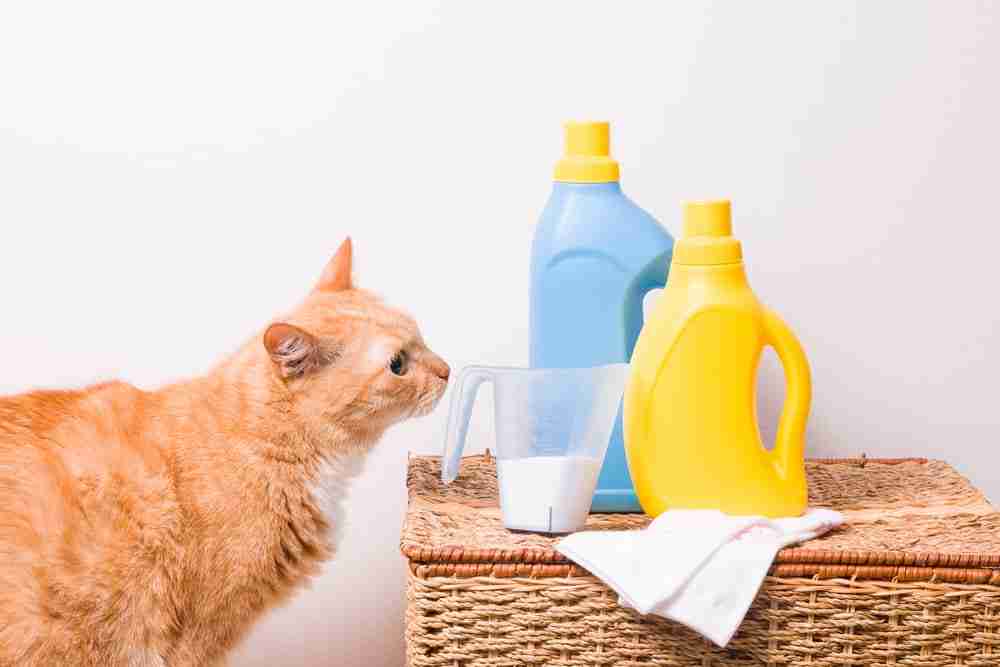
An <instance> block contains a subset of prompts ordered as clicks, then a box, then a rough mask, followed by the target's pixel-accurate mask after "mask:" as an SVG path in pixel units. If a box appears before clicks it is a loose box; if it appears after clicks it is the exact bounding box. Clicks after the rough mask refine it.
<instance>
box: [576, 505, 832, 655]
mask: <svg viewBox="0 0 1000 667" xmlns="http://www.w3.org/2000/svg"><path fill="white" fill-rule="evenodd" d="M842 522H843V517H842V516H841V515H840V514H839V513H838V512H834V511H832V510H827V509H814V510H810V511H808V512H807V513H806V514H804V515H803V516H801V517H798V518H794V519H766V518H764V517H758V516H729V515H726V514H723V513H722V512H717V511H715V510H672V511H667V512H664V513H663V514H661V515H660V516H658V517H657V518H656V519H655V520H654V521H653V522H652V523H651V524H649V526H648V527H646V528H645V529H644V530H628V531H594V532H582V533H574V534H572V535H569V536H567V537H565V538H564V539H562V540H561V541H560V542H559V543H558V544H557V545H556V549H557V550H558V551H559V552H560V553H562V554H563V555H564V556H566V557H567V558H569V559H570V560H572V561H573V562H575V563H577V564H579V565H581V566H582V567H584V568H586V569H587V570H589V571H590V572H592V573H593V574H594V576H596V577H598V578H599V579H601V580H602V581H603V582H604V583H606V584H607V585H608V586H610V587H611V588H612V589H613V590H614V591H615V592H616V593H618V596H619V598H620V600H619V601H620V603H621V604H622V605H624V606H629V607H632V608H634V609H635V610H637V611H638V612H640V613H642V614H657V615H659V616H663V617H664V618H669V619H672V620H674V621H677V622H679V623H683V624H684V625H686V626H688V627H689V628H691V629H692V630H695V631H696V632H698V633H700V634H702V635H703V636H705V637H707V638H708V639H710V640H712V641H713V642H715V643H716V644H717V645H719V646H725V645H726V644H728V643H729V640H730V639H732V636H733V635H734V634H735V633H736V630H737V628H739V626H740V623H741V622H742V621H743V617H744V616H746V613H747V610H748V609H749V608H750V603H752V602H753V599H754V597H755V596H756V595H757V589H759V588H760V584H761V582H762V581H763V580H764V577H765V575H767V571H768V569H769V568H770V567H771V563H772V562H773V561H774V556H775V554H777V553H778V550H779V549H781V548H782V547H786V546H789V545H791V544H795V543H797V542H802V541H804V540H809V539H812V538H814V537H817V536H819V535H822V534H823V533H825V532H826V531H828V530H830V529H831V528H833V527H835V526H839V525H840V524H841V523H842Z"/></svg>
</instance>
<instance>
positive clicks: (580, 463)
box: [497, 456, 601, 533]
mask: <svg viewBox="0 0 1000 667" xmlns="http://www.w3.org/2000/svg"><path fill="white" fill-rule="evenodd" d="M600 471H601V461H600V459H596V458H592V457H589V456H528V457H524V458H516V459H498V460H497V474H498V476H499V478H500V509H501V511H502V512H503V524H504V526H506V527H507V528H510V529H512V530H531V531H536V532H540V533H571V532H573V531H576V530H580V529H581V528H583V525H584V523H586V521H587V514H588V513H589V512H590V503H591V499H592V498H593V495H594V488H595V487H596V486H597V475H598V473H600Z"/></svg>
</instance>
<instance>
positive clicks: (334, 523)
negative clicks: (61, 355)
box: [0, 239, 449, 667]
mask: <svg viewBox="0 0 1000 667" xmlns="http://www.w3.org/2000/svg"><path fill="white" fill-rule="evenodd" d="M448 374H449V369H448V365H447V364H446V363H445V362H444V361H443V360H442V359H441V358H440V357H438V356H437V355H435V354H434V353H433V352H431V351H430V350H429V349H428V348H427V347H426V345H425V344H424V342H423V340H422V339H421V337H420V333H419V330H418V329H417V325H416V323H415V322H414V321H413V320H412V319H411V318H409V317H408V316H406V315H404V314H402V313H400V312H399V311H397V310H394V309H392V308H390V307H388V306H387V305H385V304H384V303H383V302H381V301H380V300H378V299H377V298H375V297H374V296H373V295H371V294H369V293H367V292H364V291H362V290H358V289H355V288H354V287H353V285H352V281H351V243H350V240H349V239H348V240H347V241H345V242H344V244H343V245H342V246H341V248H340V250H338V252H337V254H336V256H335V257H334V258H333V259H332V260H331V262H330V264H329V265H328V267H327V268H326V270H325V271H324V273H323V275H322V277H321V279H320V281H319V284H318V285H317V286H316V287H315V288H314V289H313V290H312V292H311V293H310V294H309V295H308V296H307V298H306V299H305V301H304V302H303V303H302V304H301V305H299V306H298V307H297V308H296V309H295V310H293V311H292V312H291V313H290V315H289V316H288V317H287V318H285V319H284V320H282V321H281V322H278V323H274V324H272V325H271V326H270V327H268V328H267V330H266V331H264V332H262V333H261V334H259V335H256V336H254V337H253V338H252V339H251V340H250V341H249V342H247V343H246V344H245V345H243V346H242V347H241V348H240V349H239V350H238V351H237V352H236V353H235V354H233V355H232V356H230V357H228V358H226V359H224V360H223V361H222V362H221V363H220V364H219V365H218V366H217V367H216V368H215V369H214V370H213V371H212V372H210V373H209V374H208V375H206V376H204V377H198V378H195V379H192V380H189V381H185V382H180V383H177V384H173V385H170V386H166V387H164V388H162V389H159V390H157V391H141V390H139V389H136V388H135V387H132V386H131V385H128V384H126V383H123V382H107V383H103V384H98V385H95V386H92V387H89V388H86V389H82V390H78V391H36V392H31V393H27V394H22V395H19V396H10V397H4V398H0V666H2V667H12V666H14V665H17V666H28V667H33V666H41V665H45V666H49V665H79V666H81V667H91V666H93V667H98V666H100V667H116V666H121V667H194V666H199V667H200V666H209V665H213V666H214V665H221V664H223V663H224V659H225V654H226V652H227V651H228V650H229V649H230V648H232V647H233V645H234V644H235V643H236V642H238V641H239V640H240V638H241V637H242V636H243V635H244V634H245V633H246V632H247V630H248V629H249V627H250V626H251V624H252V623H253V622H254V621H255V620H256V619H257V618H259V617H260V616H261V614H262V613H263V612H264V611H266V610H267V609H269V608H270V607H272V606H274V605H276V604H279V603H281V602H282V601H284V600H286V599H287V598H288V597H289V596H290V595H291V594H292V593H293V591H294V590H295V589H296V587H298V586H300V585H302V584H303V583H305V582H306V581H307V580H308V579H309V577H311V576H313V575H315V574H316V573H317V572H318V570H319V567H320V564H321V563H322V562H323V561H324V560H326V559H328V558H330V557H331V556H332V555H333V554H334V550H335V547H336V532H337V531H336V529H337V528H338V524H339V523H340V520H339V512H340V502H341V500H342V497H343V493H344V491H345V487H346V484H347V482H348V481H349V479H350V477H351V476H352V475H354V474H356V473H357V472H358V471H359V469H360V465H361V461H362V459H363V457H364V455H365V453H366V452H368V451H369V449H370V448H371V447H372V446H373V445H374V444H375V442H376V441H377V440H378V439H379V437H380V436H381V435H382V433H383V432H384V431H385V429H386V428H388V427H389V426H390V425H392V424H394V423H396V422H398V421H400V420H403V419H406V418H408V417H412V416H418V415H422V414H426V413H428V412H429V411H430V410H432V409H433V407H434V405H435V404H436V403H437V401H438V400H439V399H440V398H441V395H442V394H443V393H444V390H445V387H446V385H447V381H448Z"/></svg>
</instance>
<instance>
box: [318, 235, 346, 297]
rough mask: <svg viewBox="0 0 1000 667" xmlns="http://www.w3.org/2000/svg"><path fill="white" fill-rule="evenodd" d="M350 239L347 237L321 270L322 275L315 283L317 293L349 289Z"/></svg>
mask: <svg viewBox="0 0 1000 667" xmlns="http://www.w3.org/2000/svg"><path fill="white" fill-rule="evenodd" d="M352 254H353V252H352V250H351V237H350V236H348V237H347V238H346V239H344V242H343V243H341V244H340V248H338V249H337V254H336V255H334V256H333V259H331V260H330V262H329V263H328V264H327V265H326V268H325V269H323V275H322V276H320V278H319V282H318V283H316V291H317V292H339V291H341V290H346V289H351V263H352V262H351V255H352Z"/></svg>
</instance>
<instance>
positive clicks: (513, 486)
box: [441, 364, 628, 533]
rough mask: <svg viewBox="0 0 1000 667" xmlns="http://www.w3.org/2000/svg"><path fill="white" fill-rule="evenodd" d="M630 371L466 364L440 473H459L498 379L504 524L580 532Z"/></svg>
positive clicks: (496, 401)
mask: <svg viewBox="0 0 1000 667" xmlns="http://www.w3.org/2000/svg"><path fill="white" fill-rule="evenodd" d="M627 375H628V366H627V365H626V364H613V365H607V366H600V367H597V368H570V369H524V368H489V367H485V366H469V367H467V368H465V369H463V370H462V372H461V373H460V374H459V376H458V381H457V382H456V383H455V388H454V389H453V393H452V398H451V406H450V412H449V414H448V433H447V436H446V442H445V453H444V459H443V462H442V466H441V479H442V480H443V481H444V482H451V481H453V480H454V479H455V477H456V476H457V475H458V468H459V465H460V463H461V456H462V449H463V448H464V446H465V436H466V433H467V431H468V427H469V417H470V415H471V414H472V406H473V404H474V402H475V400H476V393H477V392H478V390H479V387H480V386H481V385H482V384H483V383H484V382H492V383H493V399H494V400H493V402H494V409H495V411H496V420H495V423H496V446H497V452H496V454H497V457H496V458H497V473H498V476H499V482H500V509H501V512H502V513H503V521H504V525H505V526H506V527H507V528H511V529H514V530H531V531H537V532H543V533H568V532H572V531H575V530H579V529H580V528H582V527H583V525H584V523H585V522H586V520H587V514H588V512H589V510H590V500H591V498H592V497H593V494H594V486H595V485H596V483H597V475H598V471H599V470H600V467H601V462H602V461H603V459H604V454H605V452H606V451H607V447H608V436H609V435H610V434H611V429H612V428H613V426H614V422H615V416H616V415H617V413H618V406H619V404H620V403H621V398H622V391H623V390H624V388H625V379H626V377H627Z"/></svg>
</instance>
